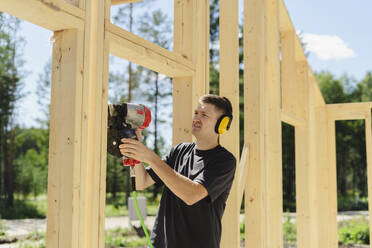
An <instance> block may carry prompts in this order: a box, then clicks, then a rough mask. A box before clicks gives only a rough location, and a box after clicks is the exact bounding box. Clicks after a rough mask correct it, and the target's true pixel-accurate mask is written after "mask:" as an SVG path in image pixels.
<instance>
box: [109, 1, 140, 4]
mask: <svg viewBox="0 0 372 248" xmlns="http://www.w3.org/2000/svg"><path fill="white" fill-rule="evenodd" d="M142 1H143V0H111V5H120V4H125V3H135V2H142Z"/></svg>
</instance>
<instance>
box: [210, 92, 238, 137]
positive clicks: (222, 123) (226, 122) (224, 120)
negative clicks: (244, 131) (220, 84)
mask: <svg viewBox="0 0 372 248" xmlns="http://www.w3.org/2000/svg"><path fill="white" fill-rule="evenodd" d="M223 99H224V100H225V103H226V109H227V113H228V114H223V115H222V116H221V117H220V118H218V120H217V123H216V126H215V128H214V131H215V132H216V133H218V134H223V133H224V132H226V130H229V129H230V125H231V121H232V118H233V117H232V107H231V103H230V101H229V100H228V99H227V98H226V97H223Z"/></svg>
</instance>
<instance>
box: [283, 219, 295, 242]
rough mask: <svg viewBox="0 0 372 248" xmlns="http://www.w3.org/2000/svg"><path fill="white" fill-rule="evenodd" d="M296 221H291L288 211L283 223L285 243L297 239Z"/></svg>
mask: <svg viewBox="0 0 372 248" xmlns="http://www.w3.org/2000/svg"><path fill="white" fill-rule="evenodd" d="M296 229H297V227H296V222H291V217H290V215H289V212H287V215H286V216H285V221H284V223H283V239H284V243H285V244H295V243H296V242H297V241H296V240H297V238H296V237H297V231H296Z"/></svg>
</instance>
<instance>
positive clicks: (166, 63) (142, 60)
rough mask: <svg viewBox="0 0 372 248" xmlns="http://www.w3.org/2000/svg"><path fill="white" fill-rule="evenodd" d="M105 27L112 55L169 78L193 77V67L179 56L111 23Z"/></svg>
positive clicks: (188, 61)
mask: <svg viewBox="0 0 372 248" xmlns="http://www.w3.org/2000/svg"><path fill="white" fill-rule="evenodd" d="M107 26H108V31H109V32H110V36H111V38H110V51H111V53H112V54H113V55H115V56H118V57H120V58H123V59H126V60H129V61H131V62H133V63H136V64H138V65H141V66H144V67H146V68H148V69H150V70H153V71H156V72H159V73H161V74H164V75H166V76H169V77H186V76H193V75H194V73H195V66H194V65H193V63H192V62H191V61H190V60H188V59H185V58H183V57H182V56H181V55H180V54H178V53H175V52H171V51H168V50H167V49H165V48H163V47H160V46H158V45H156V44H154V43H152V42H150V41H147V40H145V39H142V38H141V37H139V36H137V35H135V34H133V33H131V32H128V31H126V30H124V29H122V28H120V27H118V26H116V25H114V24H112V23H107Z"/></svg>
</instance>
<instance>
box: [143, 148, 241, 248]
mask: <svg viewBox="0 0 372 248" xmlns="http://www.w3.org/2000/svg"><path fill="white" fill-rule="evenodd" d="M164 161H165V162H166V163H167V164H168V165H169V166H170V167H171V168H173V169H174V170H175V171H177V172H178V173H180V174H182V175H184V176H186V177H188V178H190V179H191V180H193V181H194V182H197V183H200V184H202V185H203V186H204V187H205V188H206V189H207V191H208V196H206V197H205V198H203V199H202V200H200V201H199V202H197V203H195V204H193V205H191V206H189V205H187V204H186V203H185V202H184V201H183V200H181V199H180V198H178V197H177V196H176V195H175V194H173V192H172V191H171V190H170V189H168V188H167V187H166V186H165V187H164V190H163V195H162V198H161V201H160V206H159V210H158V213H157V216H156V219H155V223H154V227H153V230H152V233H151V241H152V243H153V245H154V248H218V247H219V246H220V240H221V219H222V215H223V212H224V210H225V206H226V200H227V197H228V195H229V192H230V189H231V185H232V182H233V179H234V174H235V167H236V159H235V157H234V156H233V155H232V154H231V153H230V152H229V151H227V150H226V149H225V148H223V147H222V146H220V145H218V146H217V147H215V148H213V149H211V150H197V149H195V143H181V144H179V145H177V146H175V147H173V148H172V149H171V151H170V152H169V154H168V155H167V156H166V157H165V159H164ZM146 170H147V172H148V173H149V174H150V176H151V177H152V179H153V180H154V181H155V183H156V185H157V186H161V185H164V183H163V182H162V180H161V179H160V178H159V177H158V176H157V175H156V174H155V172H154V171H153V170H152V169H151V168H150V167H147V168H146Z"/></svg>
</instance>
